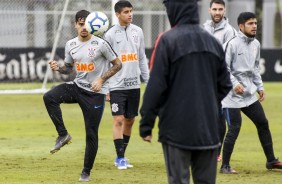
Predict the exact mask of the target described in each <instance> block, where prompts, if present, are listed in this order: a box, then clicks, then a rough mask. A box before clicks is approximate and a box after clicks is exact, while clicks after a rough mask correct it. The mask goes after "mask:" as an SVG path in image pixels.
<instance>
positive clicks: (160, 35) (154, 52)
mask: <svg viewBox="0 0 282 184" xmlns="http://www.w3.org/2000/svg"><path fill="white" fill-rule="evenodd" d="M163 34H164V33H161V34H159V36H158V38H157V40H156V42H155V46H154V50H153V53H152V56H151V59H150V62H149V69H150V72H151V71H152V69H153V65H154V61H155V55H156V49H157V46H158V44H159V41H160V39H161V37H162V35H163Z"/></svg>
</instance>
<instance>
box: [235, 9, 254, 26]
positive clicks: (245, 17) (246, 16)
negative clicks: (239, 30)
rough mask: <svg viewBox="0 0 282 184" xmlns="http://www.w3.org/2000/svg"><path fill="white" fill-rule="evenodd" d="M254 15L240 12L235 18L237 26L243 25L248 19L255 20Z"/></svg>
mask: <svg viewBox="0 0 282 184" xmlns="http://www.w3.org/2000/svg"><path fill="white" fill-rule="evenodd" d="M256 18H257V17H256V15H255V14H254V13H252V12H242V13H240V14H239V16H238V18H237V24H238V25H239V24H245V22H247V21H248V20H249V19H256Z"/></svg>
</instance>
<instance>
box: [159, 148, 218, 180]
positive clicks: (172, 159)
mask: <svg viewBox="0 0 282 184" xmlns="http://www.w3.org/2000/svg"><path fill="white" fill-rule="evenodd" d="M162 147H163V153H164V158H165V165H166V172H167V177H168V183H169V184H175V183H181V184H189V183H190V169H189V168H190V165H191V156H192V153H191V151H188V150H182V149H179V148H176V147H172V146H170V145H168V144H164V143H163V144H162ZM214 161H216V159H215V158H214Z"/></svg>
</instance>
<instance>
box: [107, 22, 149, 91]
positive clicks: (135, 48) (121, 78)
mask: <svg viewBox="0 0 282 184" xmlns="http://www.w3.org/2000/svg"><path fill="white" fill-rule="evenodd" d="M105 39H106V40H107V41H108V42H110V44H111V45H112V47H113V49H114V50H115V52H116V53H117V54H118V56H119V59H120V60H121V62H122V69H121V70H120V71H119V72H117V73H116V74H115V75H114V76H113V77H111V78H110V79H109V83H110V87H109V90H110V91H114V90H127V89H138V88H140V83H141V82H140V75H141V76H142V78H143V80H144V81H145V83H147V82H148V80H149V67H148V63H147V59H146V54H145V46H144V35H143V31H142V29H141V28H140V27H138V26H136V25H134V24H129V25H128V26H126V27H125V26H121V25H119V24H117V25H114V26H113V27H111V28H110V29H109V30H108V31H107V32H106V34H105Z"/></svg>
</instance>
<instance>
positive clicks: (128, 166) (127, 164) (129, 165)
mask: <svg viewBox="0 0 282 184" xmlns="http://www.w3.org/2000/svg"><path fill="white" fill-rule="evenodd" d="M124 159H125V164H126V167H127V168H133V165H132V164H130V163H129V159H127V158H124Z"/></svg>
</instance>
